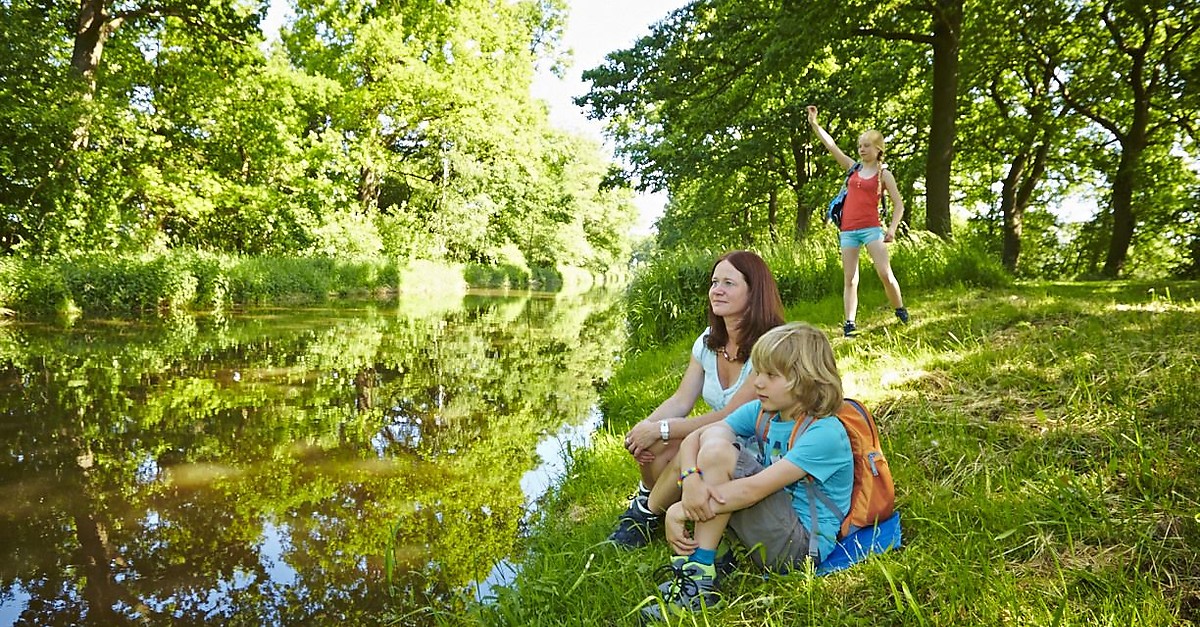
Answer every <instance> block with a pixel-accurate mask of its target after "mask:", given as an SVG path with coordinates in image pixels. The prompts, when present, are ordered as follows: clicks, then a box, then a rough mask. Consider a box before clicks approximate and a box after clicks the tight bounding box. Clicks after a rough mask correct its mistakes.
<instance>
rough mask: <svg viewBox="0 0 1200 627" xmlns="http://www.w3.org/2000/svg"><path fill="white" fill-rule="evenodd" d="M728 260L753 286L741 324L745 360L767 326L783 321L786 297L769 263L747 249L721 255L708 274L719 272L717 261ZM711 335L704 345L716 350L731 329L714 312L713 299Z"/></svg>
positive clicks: (741, 358)
mask: <svg viewBox="0 0 1200 627" xmlns="http://www.w3.org/2000/svg"><path fill="white" fill-rule="evenodd" d="M722 261H728V262H729V263H730V265H732V266H733V267H734V268H735V269H736V270H737V271H738V272H741V273H742V276H743V277H745V278H746V285H747V286H748V287H749V288H750V294H749V299H748V300H747V302H746V312H745V313H744V314H743V315H742V325H741V327H740V328H738V351H737V360H738V361H741V362H745V361H747V360H748V359H750V348H751V347H752V346H754V343H755V342H757V341H758V338H759V337H761V336H762V334H763V333H766V332H767V330H769V329H772V328H774V327H777V326H779V325H781V324H783V323H784V319H783V299H781V298H780V297H779V286H778V285H776V284H775V276H774V275H772V274H771V269H770V268H768V267H767V262H765V261H763V260H762V257H759V256H758V255H756V254H754V253H752V252H750V251H748V250H734V251H731V252H727V253H725V254H724V255H721V256H720V257H719V258H718V259H717V260H716V262H714V263H713V267H712V270H710V271H709V273H708V275H709V276H712V273H713V272H716V270H717V265H718V264H720V263H721V262H722ZM708 327H709V329H710V330H709V332H708V339H707V340H706V341H705V345H706V346H708V347H709V348H710V349H712V350H714V351H715V350H717V349H719V348H721V347H722V346H724V345H725V344H726V343H727V342H729V329H726V328H725V319H724V318H722V317H720V316H718V315H717V314H715V313H713V310H712V302H711V301H710V302H708Z"/></svg>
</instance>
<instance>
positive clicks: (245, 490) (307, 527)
mask: <svg viewBox="0 0 1200 627" xmlns="http://www.w3.org/2000/svg"><path fill="white" fill-rule="evenodd" d="M617 309H618V308H617V300H616V297H615V295H613V294H611V293H590V294H585V295H574V296H561V295H548V294H517V295H511V294H490V295H489V294H468V295H466V296H464V297H453V298H421V299H408V300H405V301H401V302H399V303H397V302H390V303H379V302H372V303H337V304H331V305H326V306H321V307H305V308H273V309H258V310H252V311H247V312H241V313H235V314H226V315H223V316H201V317H195V318H193V317H181V318H178V319H172V320H168V321H156V322H130V321H107V322H78V323H76V324H73V325H70V326H62V325H49V324H46V325H39V324H24V323H9V324H6V325H3V326H0V444H2V445H3V449H2V450H0V546H2V547H3V552H2V553H0V554H2V555H3V556H4V558H5V559H4V560H3V561H2V562H0V576H2V579H0V627H3V626H4V625H122V624H151V625H157V624H172V625H192V624H195V625H201V624H203V625H211V624H221V625H301V624H303V625H332V624H349V625H374V624H401V625H405V624H409V625H423V624H430V622H431V619H430V618H429V613H428V612H427V611H426V609H427V608H430V607H454V606H455V604H460V603H462V602H463V600H464V599H468V598H473V597H474V598H478V597H481V596H483V597H486V596H487V594H488V593H489V591H490V590H492V589H493V588H494V587H495V586H498V585H506V584H507V583H508V580H509V579H511V575H512V573H513V572H515V569H516V566H514V564H515V563H517V561H516V560H517V558H518V554H519V546H520V538H521V534H522V533H523V531H524V529H525V523H526V522H527V519H528V515H529V512H530V511H531V510H532V509H533V508H535V507H536V501H537V498H538V497H539V496H541V495H542V494H544V493H545V491H546V490H547V489H549V488H550V487H551V486H552V485H553V482H554V481H555V480H556V477H557V474H558V473H561V471H562V468H563V467H564V466H563V464H564V461H563V457H562V455H563V450H564V449H566V448H569V447H571V446H575V447H578V446H582V445H586V441H587V438H588V435H589V434H590V432H591V429H593V428H594V427H595V425H596V424H597V423H598V420H599V417H598V416H597V414H596V410H595V404H596V386H595V384H596V383H597V382H599V381H602V380H603V379H605V378H606V377H607V376H608V375H609V374H610V371H611V368H612V364H613V362H614V360H615V358H616V356H617V353H618V352H619V350H620V348H621V346H622V342H623V333H622V328H623V327H622V325H623V320H622V318H621V317H620V315H619V314H618V311H617Z"/></svg>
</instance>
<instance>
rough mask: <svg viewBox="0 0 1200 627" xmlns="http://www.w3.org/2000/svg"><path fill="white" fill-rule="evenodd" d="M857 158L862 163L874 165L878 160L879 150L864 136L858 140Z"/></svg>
mask: <svg viewBox="0 0 1200 627" xmlns="http://www.w3.org/2000/svg"><path fill="white" fill-rule="evenodd" d="M858 158H859V160H860V161H862V162H863V163H875V162H876V161H878V160H879V148H878V147H876V146H875V144H872V143H871V140H870V139H867V137H866V136H863V137H859V138H858Z"/></svg>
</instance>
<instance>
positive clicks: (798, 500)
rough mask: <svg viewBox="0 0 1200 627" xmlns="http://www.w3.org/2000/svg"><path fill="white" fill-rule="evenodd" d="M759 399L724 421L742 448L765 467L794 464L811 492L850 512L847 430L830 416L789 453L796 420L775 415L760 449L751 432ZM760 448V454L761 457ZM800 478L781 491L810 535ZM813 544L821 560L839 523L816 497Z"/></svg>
mask: <svg viewBox="0 0 1200 627" xmlns="http://www.w3.org/2000/svg"><path fill="white" fill-rule="evenodd" d="M761 408H762V402H761V401H757V400H755V401H751V402H749V403H746V404H745V405H742V406H741V407H739V408H737V409H736V410H734V412H733V413H731V414H730V415H729V416H727V417H726V418H725V423H726V424H728V425H729V427H730V428H731V429H733V432H734V433H736V434H737V435H739V436H742V437H743V438H747V439H748V442H749V443H748V444H747V446H749V447H750V450H751V451H752V452H753V453H754V454H755V455H757V456H758V457H759V461H761V462H762V463H763V466H770V465H771V464H772V463H774V462H776V461H779V460H780V459H786V460H788V461H789V462H791V463H793V464H795V465H796V466H799V467H800V469H802V470H803V471H804V472H806V473H808V474H809V475H811V476H812V477H813V479H815V480H816V482H817V485H816V488H817V489H818V490H821V491H822V492H824V493H825V494H826V495H827V496H828V497H829V498H830V500H832V501H833V502H834V503H837V506H838V507H839V508H841V510H842V511H843V512H845V511H848V510H849V509H850V491H851V489H853V487H854V456H853V453H852V452H851V450H850V438H849V436H847V435H846V428H845V427H843V426H842V423H841V421H839V420H838V419H837V417H835V416H828V417H825V418H819V419H817V420H815V421H813V423H812V424H811V425H809V426H808V428H807V429H805V431H804V433H802V434H800V435H799V436H798V437H797V438H796V442H795V446H794V448H792V449H790V450H789V449H788V439H789V438H790V437H791V435H792V427H794V426H795V424H796V423H795V421H792V420H789V421H786V422H781V421H779V419H778V418H779V417H778V414H776V415H775V416H774V417H772V418H771V420H770V421H769V422H768V425H769V426H768V431H767V437H766V441H764V442H762V448H761V449H760V448H759V441H758V438H759V437H760V434H756V433H755V432H754V428H755V421H756V420H757V419H758V412H759V410H760V409H761ZM760 450H761V453H760ZM804 481H805V480H804V479H801V480H800V481H797V482H795V483H792V484H791V485H789V486H787V487H786V488H784V489H785V490H787V491H788V493H789V494H790V495H791V496H792V508H793V509H795V510H796V515H797V517H798V518H799V519H800V523H801V524H803V525H804V528H805V529H808V530H809V533H811V532H812V513H811V511H810V509H809V503H808V490H806V489H805V487H804V485H803V482H804ZM817 522H818V532H817V536H818V537H817V546H818V548H819V550H820V552H821V557H822V559H823V558H824V557H825V556H826V555H828V554H829V552H830V551H831V550H832V549H833V545H834V543H835V542H836V541H837V533H838V530H839V529H840V528H841V526H842V519H841V518H839V517H838V516H837V515H836V514H834V513H833V511H832V510H830V509H829V508H828V507H826V506H825V504H824V503H822V502H821V500H820V499H817Z"/></svg>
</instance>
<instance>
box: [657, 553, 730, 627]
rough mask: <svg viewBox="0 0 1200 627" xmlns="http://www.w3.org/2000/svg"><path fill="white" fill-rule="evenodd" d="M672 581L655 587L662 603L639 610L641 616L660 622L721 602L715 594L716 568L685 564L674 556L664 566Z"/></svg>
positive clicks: (719, 595)
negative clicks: (668, 563)
mask: <svg viewBox="0 0 1200 627" xmlns="http://www.w3.org/2000/svg"><path fill="white" fill-rule="evenodd" d="M667 570H668V571H670V575H671V579H669V580H667V581H665V582H663V583H662V584H661V585H659V586H658V593H659V596H660V597H661V598H662V601H661V602H656V603H650V604H648V605H646V606H645V607H643V608H642V616H643V617H644V618H646V619H649V620H655V621H661V620H664V619H665V617H666V616H667V615H668V614H669V615H675V616H679V615H684V614H686V613H695V612H700V611H703V610H705V609H707V608H711V607H716V606H717V605H719V604H720V603H721V594H720V593H719V592H717V567H716V566H714V565H712V564H701V563H699V562H690V561H687V558H685V557H682V556H676V557H674V558H672V559H671V565H670V566H668V567H667Z"/></svg>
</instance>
